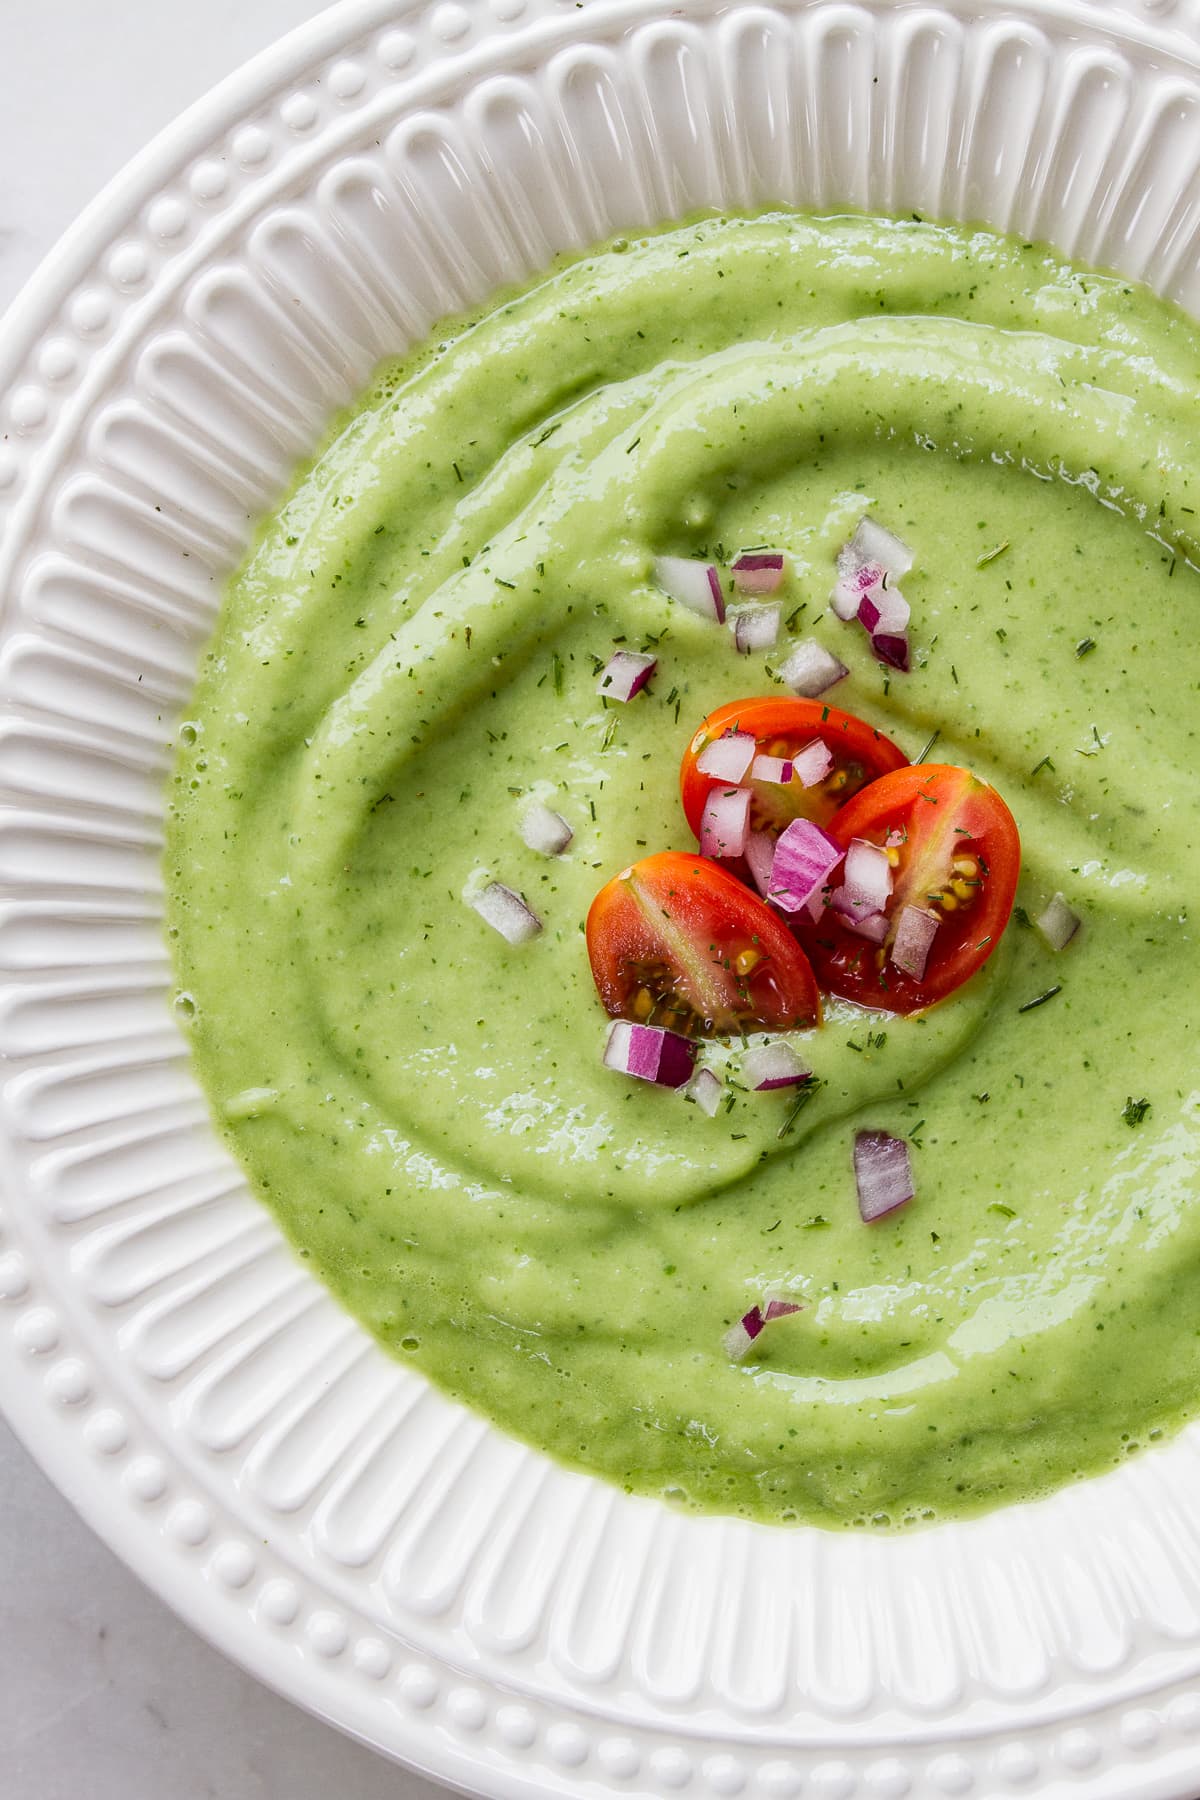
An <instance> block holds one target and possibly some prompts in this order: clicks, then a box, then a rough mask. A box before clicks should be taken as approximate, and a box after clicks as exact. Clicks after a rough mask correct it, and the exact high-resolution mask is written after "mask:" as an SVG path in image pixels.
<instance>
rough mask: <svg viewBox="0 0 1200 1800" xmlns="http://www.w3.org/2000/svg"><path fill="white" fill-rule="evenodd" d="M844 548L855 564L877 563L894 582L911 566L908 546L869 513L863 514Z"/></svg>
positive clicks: (910, 554)
mask: <svg viewBox="0 0 1200 1800" xmlns="http://www.w3.org/2000/svg"><path fill="white" fill-rule="evenodd" d="M846 548H847V550H848V551H849V552H850V554H851V555H852V556H853V557H854V559H855V562H856V563H858V564H860V565H861V564H862V563H879V564H881V565H882V567H883V568H884V569H886V570H887V573H888V576H889V577H890V578H892V579H894V580H896V581H899V579H900V577H901V576H902V575H907V574H908V571H909V570H910V569H911V568H912V566H913V554H912V551H911V550H910V549H909V547H908V545H907V544H906V543H904V542H903V540H902V539H900V538H898V537H897V536H896V535H895V533H894V532H891V531H889V530H888V529H887V526H886V525H881V524H880V523H879V522H878V520H877V519H873V518H872V517H871V516H870V514H869V513H864V514H863V516H862V518H861V519H860V520H859V522H858V528H857V530H856V531H855V533H854V536H853V537H852V538H851V539H850V542H849V543H848V544H847V546H846Z"/></svg>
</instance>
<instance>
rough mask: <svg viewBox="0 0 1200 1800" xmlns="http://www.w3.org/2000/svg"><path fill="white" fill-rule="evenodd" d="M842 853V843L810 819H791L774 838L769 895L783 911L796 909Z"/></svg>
mask: <svg viewBox="0 0 1200 1800" xmlns="http://www.w3.org/2000/svg"><path fill="white" fill-rule="evenodd" d="M844 855H845V851H844V850H843V849H842V846H841V845H840V844H835V843H834V841H833V839H832V838H831V837H829V836H827V834H826V833H825V832H823V831H822V830H821V827H820V826H819V825H814V824H813V822H812V820H811V819H793V820H792V822H791V824H790V825H787V826H785V827H784V829H783V831H781V832H780V834H779V836H778V837H777V838H776V840H775V859H774V861H773V862H772V864H771V887H770V892H769V898H770V899H772V900H773V901H774V902H775V904H776V906H780V907H782V908H783V910H784V911H785V912H799V910H800V908H801V907H802V906H803V905H804V903H805V901H806V900H808V899H809V898H810V897H811V896H812V895H813V894H816V893H818V892H819V890H820V889H821V888H822V887H823V886H824V884H825V881H826V880H827V878H828V876H829V874H830V871H831V870H833V869H836V867H837V865H838V864H839V863H840V862H841V860H842V857H843V856H844Z"/></svg>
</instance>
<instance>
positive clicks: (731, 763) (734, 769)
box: [696, 731, 758, 784]
mask: <svg viewBox="0 0 1200 1800" xmlns="http://www.w3.org/2000/svg"><path fill="white" fill-rule="evenodd" d="M757 748H758V745H757V743H756V741H755V738H754V736H753V733H751V732H749V731H727V732H726V733H725V735H724V737H719V738H714V739H713V741H712V743H711V744H706V745H705V746H704V748H703V750H702V751H701V752H700V754H699V756H698V757H697V758H696V768H697V769H698V770H699V772H700V774H701V775H712V776H713V777H714V778H715V779H716V780H717V781H730V782H733V783H735V784H736V783H737V782H739V781H744V780H745V778H746V776H747V774H748V773H749V769H750V765H751V763H752V762H753V761H754V752H755V750H756V749H757Z"/></svg>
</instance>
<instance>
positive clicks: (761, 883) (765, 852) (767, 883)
mask: <svg viewBox="0 0 1200 1800" xmlns="http://www.w3.org/2000/svg"><path fill="white" fill-rule="evenodd" d="M742 855H743V856H744V857H745V859H746V866H747V868H748V869H749V870H750V875H751V878H752V879H753V882H754V885H755V887H756V888H757V889H758V891H759V893H760V894H761V895H762V897H763V899H764V900H765V899H766V898H767V895H768V894H769V893H770V891H771V865H772V863H773V862H774V861H775V839H774V838H773V837H772V836H771V834H770V832H769V831H748V832H747V833H746V846H745V849H744V850H743V851H742Z"/></svg>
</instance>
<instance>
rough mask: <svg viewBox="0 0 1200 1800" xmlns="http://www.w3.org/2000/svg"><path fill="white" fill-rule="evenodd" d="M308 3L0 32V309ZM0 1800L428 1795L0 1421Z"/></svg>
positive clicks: (181, 8) (80, 1) (54, 11)
mask: <svg viewBox="0 0 1200 1800" xmlns="http://www.w3.org/2000/svg"><path fill="white" fill-rule="evenodd" d="M321 10H322V8H321V6H320V5H319V4H317V3H316V0H252V4H247V3H246V0H167V3H166V4H163V0H121V4H120V6H119V7H117V8H113V7H111V6H101V5H97V4H96V0H38V4H37V5H36V6H28V7H18V6H16V5H15V4H10V5H8V6H6V7H5V8H4V14H5V17H4V21H3V26H2V27H0V310H2V309H3V308H4V307H6V306H7V305H8V303H9V301H10V300H11V299H12V298H13V296H14V295H15V294H16V292H17V290H18V289H19V288H20V287H21V285H22V284H23V282H24V281H25V280H26V278H27V277H28V276H29V275H30V274H31V273H32V272H33V270H34V268H36V266H37V264H38V263H39V262H40V260H41V258H42V257H43V256H44V255H45V253H46V252H47V251H48V250H49V249H50V248H51V246H52V245H53V244H54V242H55V240H56V239H57V238H58V236H59V235H60V233H61V232H62V231H63V230H64V229H65V227H66V226H67V225H69V224H70V222H71V220H72V219H73V218H74V216H75V214H76V213H78V212H79V211H80V209H81V208H82V207H83V206H85V205H86V203H87V202H88V201H89V200H90V199H91V198H92V196H93V195H94V194H95V193H96V192H97V191H98V190H99V188H100V187H102V186H103V184H104V183H105V181H107V179H108V178H109V176H110V175H113V174H115V173H116V171H117V170H118V169H119V168H120V167H121V166H122V164H124V163H125V162H126V161H128V159H129V158H130V157H131V156H132V155H133V154H134V153H135V152H136V151H137V150H139V149H140V148H141V146H142V145H143V144H144V143H145V142H146V141H147V140H148V139H149V138H150V137H152V136H153V135H154V133H155V132H157V131H158V130H159V129H160V128H161V127H162V126H164V125H166V124H167V123H168V122H169V121H170V120H171V119H172V118H173V117H174V115H175V114H176V113H178V112H179V111H180V110H181V109H182V108H183V107H185V106H187V105H188V104H189V103H190V102H191V101H192V100H194V99H197V98H198V97H199V96H200V95H201V94H202V93H204V92H205V91H206V89H208V88H210V87H211V86H212V85H213V84H214V83H215V82H217V81H219V80H220V79H221V78H222V77H223V76H224V75H226V74H228V73H229V72H230V71H231V70H232V69H234V68H236V67H237V66H238V64H240V63H242V62H244V61H245V59H246V58H247V57H248V56H251V55H253V53H254V52H255V51H256V50H259V49H261V48H262V47H263V46H264V45H266V44H268V43H270V42H271V40H272V39H274V38H276V37H278V36H279V35H280V34H281V33H282V32H284V31H287V30H289V29H291V28H292V27H293V26H295V25H299V24H301V23H302V22H303V21H304V20H306V19H309V18H311V17H312V16H313V15H314V14H315V13H317V12H320V11H321ZM0 1696H2V1699H0V1720H2V1721H3V1725H2V1738H0V1742H2V1746H3V1754H4V1768H3V1774H2V1776H0V1791H2V1792H3V1794H4V1800H80V1796H84V1797H86V1800H149V1797H150V1796H153V1800H207V1797H208V1796H214V1797H219V1800H276V1797H277V1796H278V1797H280V1800H282V1797H283V1796H287V1800H318V1797H319V1800H326V1797H327V1796H328V1795H329V1794H337V1795H339V1796H340V1797H342V1800H383V1796H384V1795H387V1796H388V1797H389V1800H436V1797H437V1796H438V1795H439V1794H441V1793H442V1790H441V1789H439V1788H436V1787H434V1786H433V1784H432V1783H430V1782H426V1781H423V1780H420V1779H418V1778H417V1777H416V1776H413V1775H409V1774H408V1773H407V1772H406V1771H403V1770H398V1769H396V1768H395V1767H394V1766H393V1765H392V1764H390V1763H385V1762H383V1761H382V1760H380V1759H379V1758H377V1757H375V1756H373V1755H372V1754H371V1752H370V1751H367V1750H364V1749H362V1748H360V1746H358V1745H357V1744H353V1743H351V1742H350V1741H349V1740H348V1739H346V1738H343V1737H342V1736H341V1735H340V1734H338V1733H337V1732H335V1731H332V1730H331V1729H330V1728H329V1727H328V1726H325V1725H322V1724H320V1723H319V1722H318V1721H317V1720H315V1719H311V1718H309V1717H308V1716H307V1715H306V1714H304V1713H301V1712H298V1711H296V1710H295V1709H294V1708H293V1707H292V1706H290V1705H289V1704H288V1703H287V1702H286V1701H284V1700H280V1699H277V1698H276V1696H275V1695H274V1694H271V1693H269V1692H268V1691H267V1690H266V1689H265V1688H263V1687H261V1686H259V1684H258V1683H257V1682H256V1681H254V1680H253V1679H252V1678H251V1677H250V1676H248V1675H244V1674H243V1673H242V1672H241V1670H240V1669H238V1668H235V1667H234V1665H233V1664H232V1663H229V1662H227V1661H226V1660H225V1659H224V1658H223V1657H222V1656H220V1655H218V1654H217V1652H216V1651H214V1650H211V1649H210V1648H209V1647H208V1645H207V1644H205V1643H203V1642H202V1641H201V1640H200V1639H199V1638H197V1637H195V1636H194V1635H193V1634H192V1632H191V1631H189V1630H188V1629H187V1627H186V1626H184V1625H182V1624H180V1623H179V1621H178V1620H177V1619H176V1618H175V1617H174V1615H173V1614H172V1613H170V1612H168V1611H167V1609H166V1608H165V1607H164V1606H163V1605H162V1604H161V1602H160V1601H158V1600H157V1599H155V1598H154V1597H153V1596H152V1595H151V1594H149V1593H147V1591H146V1590H145V1589H144V1588H143V1587H142V1586H141V1584H140V1583H139V1582H138V1581H137V1580H136V1579H135V1578H134V1576H132V1575H131V1574H130V1573H129V1572H128V1570H127V1569H126V1568H125V1567H124V1565H123V1564H122V1563H120V1562H118V1561H117V1559H116V1558H115V1557H114V1556H113V1555H112V1554H111V1553H110V1552H109V1551H108V1550H107V1549H105V1548H104V1546H103V1545H102V1544H100V1543H99V1542H98V1541H97V1540H96V1539H95V1538H94V1537H93V1536H92V1535H91V1533H90V1532H89V1531H88V1530H87V1528H86V1527H85V1526H84V1525H83V1524H82V1523H81V1522H80V1520H79V1519H78V1518H76V1516H75V1514H74V1513H73V1512H72V1510H71V1508H70V1507H69V1506H68V1505H67V1504H66V1502H65V1501H64V1500H62V1499H61V1498H60V1497H59V1495H58V1494H57V1492H56V1491H55V1490H54V1489H53V1488H52V1487H51V1485H50V1483H49V1482H48V1481H47V1480H46V1479H45V1477H44V1476H43V1475H42V1474H41V1472H40V1470H38V1469H37V1468H36V1467H35V1465H34V1464H33V1463H32V1462H31V1461H30V1459H29V1457H28V1456H27V1455H26V1453H25V1451H24V1450H23V1449H22V1448H21V1446H20V1445H19V1444H18V1443H17V1442H16V1440H15V1439H14V1438H13V1437H12V1435H11V1433H10V1432H9V1431H8V1430H7V1428H6V1427H5V1426H4V1425H3V1424H2V1423H0Z"/></svg>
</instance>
